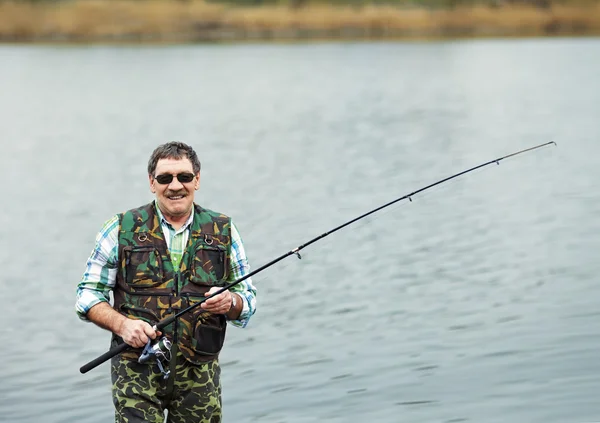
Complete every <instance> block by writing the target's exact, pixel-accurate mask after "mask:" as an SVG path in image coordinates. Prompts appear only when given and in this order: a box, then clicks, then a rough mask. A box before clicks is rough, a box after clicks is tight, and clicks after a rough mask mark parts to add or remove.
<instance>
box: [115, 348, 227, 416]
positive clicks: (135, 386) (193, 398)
mask: <svg viewBox="0 0 600 423" xmlns="http://www.w3.org/2000/svg"><path fill="white" fill-rule="evenodd" d="M176 359H177V362H176V366H175V369H174V371H173V370H172V371H171V376H170V378H173V380H172V381H170V380H169V379H167V380H165V379H164V378H163V375H162V373H161V372H160V370H159V368H158V365H157V364H156V362H155V361H153V360H151V361H149V362H148V363H144V364H140V363H138V362H137V360H135V358H129V357H122V356H121V355H119V356H116V357H113V358H112V361H111V363H112V365H111V366H112V369H111V373H112V382H113V387H112V393H113V403H114V405H115V422H116V423H142V422H144V423H146V422H148V423H163V422H164V421H165V417H164V410H168V418H167V422H168V423H192V422H194V423H220V422H221V382H220V375H221V368H220V367H219V363H218V360H213V361H210V362H207V363H205V364H203V365H200V366H195V365H192V364H190V363H189V362H187V361H186V360H185V358H183V356H182V355H181V354H180V353H177V355H176Z"/></svg>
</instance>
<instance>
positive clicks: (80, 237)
mask: <svg viewBox="0 0 600 423" xmlns="http://www.w3.org/2000/svg"><path fill="white" fill-rule="evenodd" d="M599 75H600V39H586V38H578V39H559V38H557V39H539V40H538V39H532V40H479V41H475V40H465V41H446V42H413V43H403V42H397V43H383V42H382V43H317V44H297V45H296V44H273V45H261V44H243V45H189V46H160V47H155V46H144V47H138V46H92V47H90V46H12V45H4V46H1V47H0V92H1V95H0V123H1V124H0V142H1V149H0V172H1V176H2V181H3V182H4V185H3V186H4V189H3V199H2V207H0V242H1V244H0V248H1V249H0V269H2V273H1V276H0V296H1V297H2V308H1V309H0V310H1V311H0V313H1V316H2V330H1V333H2V341H3V345H4V348H3V351H2V354H1V356H0V357H1V360H0V375H1V378H2V380H3V383H2V384H1V385H0V421H3V422H11V423H29V422H31V423H33V422H40V421H43V422H46V423H57V422H80V423H96V422H97V423H100V422H108V421H112V419H113V408H112V403H111V397H110V379H109V367H108V364H103V365H101V366H99V367H98V368H96V369H94V370H92V371H90V372H89V373H87V374H85V375H82V374H80V373H79V367H80V366H81V365H83V364H85V363H87V362H88V361H90V360H92V359H93V358H95V357H97V356H99V355H100V354H102V353H104V352H105V351H106V350H107V348H108V338H109V335H108V333H107V332H105V331H103V330H101V329H98V328H97V327H95V326H93V325H91V324H85V323H83V322H80V321H79V320H78V319H77V317H76V315H75V312H74V302H75V287H76V285H77V283H78V281H79V279H80V277H81V275H82V272H83V270H84V264H85V260H86V259H87V256H88V255H89V253H90V251H91V249H92V247H93V242H94V237H95V235H96V232H97V231H98V230H99V229H100V227H101V225H102V223H103V222H104V221H105V220H106V219H108V218H109V217H110V216H112V215H113V214H114V213H117V212H121V211H124V210H126V209H128V208H132V207H136V206H139V205H141V204H144V203H146V202H148V201H150V200H151V199H152V197H151V193H150V191H149V189H148V187H147V176H146V174H145V167H146V163H147V160H148V157H149V155H150V153H151V151H152V149H153V148H154V147H155V146H156V145H158V144H160V143H163V142H166V141H169V140H181V141H185V142H188V143H190V144H192V145H193V146H194V147H195V148H196V150H197V151H198V153H199V156H200V159H201V161H202V166H203V171H202V185H201V189H200V191H199V193H198V194H197V201H198V202H199V203H201V204H203V205H204V206H206V207H209V208H211V209H214V210H218V211H221V212H223V213H226V214H229V215H230V216H232V217H233V219H234V222H236V224H237V226H238V228H239V229H240V232H241V234H242V237H243V238H244V241H245V246H246V249H247V253H248V256H249V258H250V262H251V265H252V266H253V267H254V268H257V267H259V266H261V265H263V264H265V263H267V262H268V261H270V260H272V259H274V258H276V257H278V256H280V255H282V254H284V253H286V252H287V251H289V250H291V249H292V248H294V247H296V246H298V245H301V244H302V243H304V242H306V241H308V240H310V239H312V238H313V237H315V236H317V235H319V234H321V233H323V232H325V231H327V230H329V229H331V228H333V227H335V226H337V225H339V224H342V223H344V222H346V221H347V220H350V219H352V218H354V217H356V216H358V215H360V214H362V213H364V212H366V211H369V210H371V209H373V208H375V207H377V206H379V205H382V204H384V203H386V202H388V201H391V200H393V199H395V198H398V197H401V196H403V195H405V194H408V193H410V192H413V191H415V190H417V189H419V188H421V187H423V186H425V185H427V184H429V183H432V182H434V181H436V180H438V179H441V178H444V177H446V176H449V175H451V174H453V173H456V172H459V171H461V170H464V169H466V168H469V167H471V166H475V165H477V164H479V163H483V162H486V161H488V160H492V159H494V158H497V157H500V156H503V155H506V154H509V153H512V152H514V151H517V150H521V149H523V148H527V147H531V146H533V145H537V144H541V143H544V142H548V141H555V142H556V143H557V144H558V145H557V146H556V147H553V146H552V147H545V148H543V149H540V150H536V151H534V152H530V153H526V154H523V155H520V156H517V157H515V158H512V159H508V160H506V161H502V162H501V163H500V166H496V165H493V166H488V167H485V168H484V169H481V170H479V171H476V172H473V173H470V174H468V175H466V176H464V177H462V178H459V179H457V180H454V181H452V182H449V183H446V184H443V185H440V186H438V187H436V188H434V189H431V190H428V191H426V192H424V193H423V194H420V195H417V196H415V198H413V202H408V201H403V202H400V203H398V205H397V206H392V207H389V208H387V209H385V210H383V211H381V212H379V213H377V214H375V215H373V216H371V217H369V218H367V219H363V220H361V221H359V222H357V223H356V224H353V225H351V226H349V227H347V228H345V229H343V230H341V231H339V232H336V233H335V234H333V235H330V236H328V237H327V238H325V239H323V240H321V241H319V242H317V243H315V244H313V245H311V246H310V247H308V248H306V249H305V250H303V254H302V260H298V259H297V258H295V257H293V256H292V257H288V258H287V259H285V260H284V261H282V262H280V263H278V264H277V265H275V266H273V267H271V268H269V269H268V270H266V271H264V272H262V273H260V274H258V275H256V277H255V278H254V283H255V285H256V286H257V288H258V292H259V297H258V301H259V303H258V306H259V309H258V312H257V313H256V315H255V316H254V317H253V319H252V321H251V323H250V325H249V327H248V328H246V329H244V330H239V329H235V328H230V330H229V331H228V335H227V341H226V346H225V349H224V351H223V353H222V355H221V362H222V366H223V403H224V422H226V423H227V422H266V423H284V422H286V423H306V422H322V421H327V422H334V423H337V422H340V423H341V422H366V421H370V422H392V423H393V422H402V423H405V422H407V423H412V422H415V423H458V422H476V423H482V422H485V423H496V422H517V423H521V422H522V423H584V422H598V421H600V402H599V401H598V394H599V393H600V378H599V377H598V375H599V373H600V360H599V359H598V350H599V349H600V325H599V324H598V323H599V320H600V309H599V307H598V304H599V302H600V284H599V283H598V276H597V275H598V274H599V273H600V261H599V260H598V251H599V249H600V237H599V236H598V234H599V233H600V219H598V216H599V214H600V194H599V193H598V189H597V188H598V181H599V180H600V168H599V166H598V162H599V159H598V157H599V155H600V123H599V122H600V121H599V118H598V117H599V116H600V83H599V82H598V78H599Z"/></svg>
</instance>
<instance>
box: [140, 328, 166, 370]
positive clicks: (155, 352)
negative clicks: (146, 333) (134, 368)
mask: <svg viewBox="0 0 600 423" xmlns="http://www.w3.org/2000/svg"><path fill="white" fill-rule="evenodd" d="M153 357H154V358H155V359H156V363H157V364H158V368H159V369H160V372H161V373H162V374H163V379H167V378H168V377H169V374H170V373H171V371H170V370H165V367H166V365H167V364H168V363H169V360H171V341H169V340H168V339H167V338H166V337H164V336H163V337H162V338H160V339H159V340H152V339H149V340H148V343H147V344H146V346H145V347H144V350H143V351H142V354H140V358H139V359H138V363H141V364H143V363H147V362H148V361H150V359H152V358H153ZM163 363H164V366H163Z"/></svg>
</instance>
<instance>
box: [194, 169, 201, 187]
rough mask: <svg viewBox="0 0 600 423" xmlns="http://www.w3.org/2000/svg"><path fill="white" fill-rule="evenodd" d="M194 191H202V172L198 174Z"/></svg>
mask: <svg viewBox="0 0 600 423" xmlns="http://www.w3.org/2000/svg"><path fill="white" fill-rule="evenodd" d="M194 189H195V190H196V191H198V190H199V189H200V172H198V173H196V185H194Z"/></svg>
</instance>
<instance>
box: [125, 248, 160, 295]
mask: <svg viewBox="0 0 600 423" xmlns="http://www.w3.org/2000/svg"><path fill="white" fill-rule="evenodd" d="M123 252H124V254H125V281H126V282H127V285H129V286H131V287H133V288H142V289H143V288H153V287H155V286H158V285H160V284H161V283H162V282H163V271H162V260H161V258H160V254H159V253H158V250H157V249H156V248H155V247H153V246H143V247H142V246H133V247H125V248H124V249H123Z"/></svg>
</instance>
